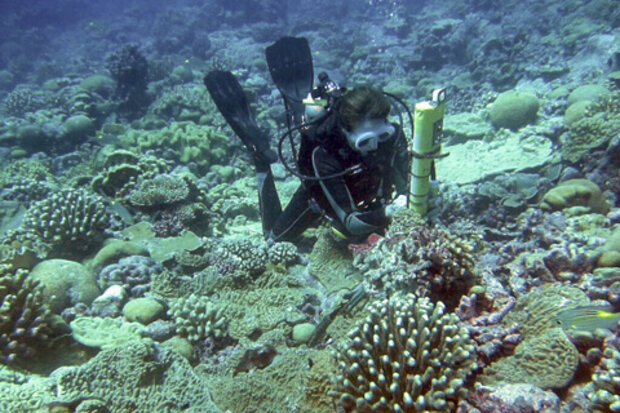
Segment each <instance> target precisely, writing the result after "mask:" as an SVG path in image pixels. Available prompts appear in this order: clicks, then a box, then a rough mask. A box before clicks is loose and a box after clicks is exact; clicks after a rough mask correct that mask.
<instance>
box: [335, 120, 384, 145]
mask: <svg viewBox="0 0 620 413" xmlns="http://www.w3.org/2000/svg"><path fill="white" fill-rule="evenodd" d="M394 132H395V128H394V126H393V125H392V124H391V123H389V122H387V121H385V120H383V119H367V120H365V121H363V122H362V123H360V124H359V125H357V126H356V127H355V128H354V129H353V130H352V131H351V132H349V131H347V130H344V134H345V135H346V137H347V142H348V143H349V146H350V147H351V148H352V149H353V150H354V151H356V152H361V153H366V152H370V151H374V150H377V148H378V147H379V143H381V142H385V141H387V140H388V139H390V137H392V135H393V134H394Z"/></svg>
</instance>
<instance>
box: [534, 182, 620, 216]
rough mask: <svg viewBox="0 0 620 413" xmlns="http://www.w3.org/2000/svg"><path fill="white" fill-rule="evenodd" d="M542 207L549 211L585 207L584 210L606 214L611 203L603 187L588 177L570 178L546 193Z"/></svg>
mask: <svg viewBox="0 0 620 413" xmlns="http://www.w3.org/2000/svg"><path fill="white" fill-rule="evenodd" d="M540 207H541V208H542V209H544V210H548V211H559V210H562V209H566V208H571V207H584V208H585V211H584V212H588V213H598V214H606V213H607V212H608V211H609V204H608V203H607V200H606V199H605V196H604V195H603V193H602V192H601V189H600V188H599V187H598V185H596V184H595V183H594V182H592V181H588V180H587V179H569V180H567V181H564V182H561V183H560V184H558V185H557V186H555V187H554V188H551V189H550V190H549V191H548V192H547V193H546V194H545V195H544V197H543V199H542V201H541V203H540Z"/></svg>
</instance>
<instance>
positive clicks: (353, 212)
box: [312, 147, 389, 235]
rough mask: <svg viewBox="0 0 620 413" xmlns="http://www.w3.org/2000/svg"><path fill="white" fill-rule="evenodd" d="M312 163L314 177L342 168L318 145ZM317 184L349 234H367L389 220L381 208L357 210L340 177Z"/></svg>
mask: <svg viewBox="0 0 620 413" xmlns="http://www.w3.org/2000/svg"><path fill="white" fill-rule="evenodd" d="M312 165H313V168H314V174H315V176H316V177H321V176H327V175H331V174H335V173H338V172H342V171H343V170H344V168H343V167H342V165H341V164H340V162H339V161H338V160H337V159H335V158H334V157H333V156H331V155H329V154H328V153H327V152H326V151H324V150H322V149H321V148H320V147H317V148H315V149H314V151H313V152H312ZM319 184H320V185H321V188H322V189H323V193H324V194H325V197H326V198H327V200H328V202H329V204H330V206H331V207H332V209H333V210H334V212H335V214H336V216H337V218H338V220H339V221H340V222H342V224H343V225H344V227H345V229H346V230H347V231H348V232H350V233H351V234H353V235H363V234H369V233H371V232H373V231H376V230H379V229H381V228H383V227H385V225H386V224H387V223H388V222H389V218H388V217H386V216H385V211H384V209H383V208H377V209H375V210H371V211H364V212H361V211H358V210H357V208H356V206H355V202H354V201H353V197H352V196H351V193H350V192H349V188H348V187H347V184H346V183H345V181H344V179H343V178H342V177H338V178H332V179H322V180H320V181H319Z"/></svg>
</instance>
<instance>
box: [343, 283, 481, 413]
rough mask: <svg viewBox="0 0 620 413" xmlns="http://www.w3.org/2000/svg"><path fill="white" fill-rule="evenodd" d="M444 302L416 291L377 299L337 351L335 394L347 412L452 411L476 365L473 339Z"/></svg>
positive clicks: (463, 392)
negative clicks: (338, 369) (446, 312)
mask: <svg viewBox="0 0 620 413" xmlns="http://www.w3.org/2000/svg"><path fill="white" fill-rule="evenodd" d="M444 309H445V307H444V305H443V304H442V303H437V304H433V303H431V302H430V300H429V299H427V298H416V297H415V296H413V295H412V294H408V295H404V296H394V297H392V298H390V299H386V300H381V301H377V302H374V303H372V304H371V305H370V307H369V312H370V315H369V316H368V317H367V318H366V320H365V321H364V322H363V323H362V325H361V326H359V327H358V328H356V329H355V330H353V331H352V332H351V333H350V334H349V337H350V342H349V343H348V345H346V346H345V347H344V348H342V349H341V350H340V352H339V353H338V360H339V366H340V370H341V373H340V375H339V376H338V377H337V378H336V383H335V388H336V389H335V391H334V392H333V393H332V396H333V397H335V398H336V404H337V405H338V406H339V407H340V408H341V409H343V411H346V412H352V411H363V412H414V411H416V412H421V411H425V412H450V411H453V410H454V408H455V405H456V403H457V400H458V399H459V397H463V396H464V395H465V392H466V391H465V387H464V386H463V384H464V382H465V380H466V379H467V376H468V375H469V374H470V372H471V371H472V369H473V367H474V365H475V359H474V358H473V357H472V354H473V350H474V345H473V341H472V340H471V338H469V334H468V332H467V330H466V329H465V328H464V327H462V326H460V325H459V321H458V317H457V316H456V315H454V314H445V313H444Z"/></svg>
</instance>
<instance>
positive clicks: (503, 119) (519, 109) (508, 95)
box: [489, 90, 539, 130]
mask: <svg viewBox="0 0 620 413" xmlns="http://www.w3.org/2000/svg"><path fill="white" fill-rule="evenodd" d="M538 107H539V103H538V98H536V96H535V95H533V94H531V93H527V92H521V91H517V90H509V91H507V92H504V93H502V94H500V95H499V96H498V97H497V99H496V100H495V102H493V104H492V105H491V108H490V110H489V117H490V118H491V123H493V126H495V127H496V128H507V129H512V130H517V129H520V128H522V127H523V126H525V125H528V124H530V123H533V122H534V121H535V120H536V115H537V113H538Z"/></svg>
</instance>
